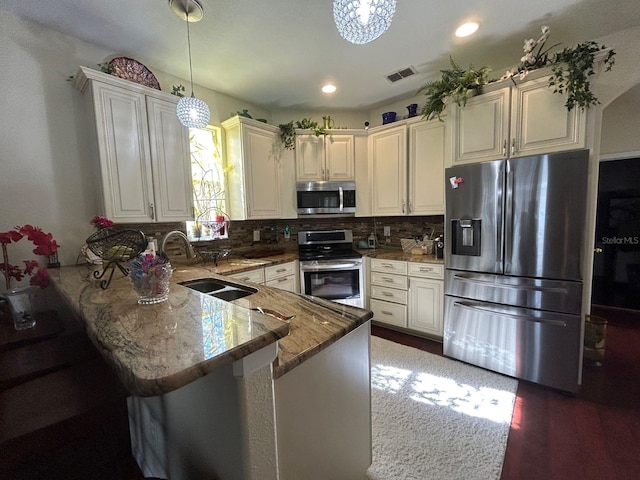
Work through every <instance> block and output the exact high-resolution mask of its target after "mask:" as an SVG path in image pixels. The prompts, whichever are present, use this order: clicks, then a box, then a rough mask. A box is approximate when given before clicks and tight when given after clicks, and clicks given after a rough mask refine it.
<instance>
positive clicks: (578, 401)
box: [373, 308, 640, 480]
mask: <svg viewBox="0 0 640 480" xmlns="http://www.w3.org/2000/svg"><path fill="white" fill-rule="evenodd" d="M592 313H594V314H597V315H599V316H601V317H603V318H605V319H607V320H608V321H609V324H608V327H607V338H606V351H605V359H604V363H603V365H601V366H588V367H585V368H584V370H583V382H582V386H581V389H580V391H579V393H578V394H577V395H576V396H567V395H564V394H562V393H559V392H557V391H555V390H551V389H547V388H544V387H541V386H538V385H534V384H531V383H528V382H523V381H521V382H520V383H519V386H518V391H517V398H516V405H515V409H514V415H513V420H512V422H511V430H510V432H509V440H508V443H507V450H506V455H505V460H504V466H503V469H502V477H501V479H502V480H541V479H545V480H547V479H550V480H554V479H558V480H560V479H562V480H573V479H576V480H577V479H580V480H583V479H584V480H589V479H594V480H595V479H598V480H608V479H611V480H627V479H629V480H632V479H634V480H635V479H640V312H631V311H624V310H604V309H599V308H598V309H595V308H594V310H593V312H592ZM373 334H374V335H377V336H380V337H384V338H387V339H388V340H393V341H396V342H399V343H402V344H405V345H409V346H412V347H415V348H420V349H422V350H425V351H428V352H430V353H434V354H438V355H442V345H441V344H439V343H436V342H432V341H429V340H425V339H420V338H415V337H411V336H408V335H404V334H401V333H398V332H394V331H391V330H387V329H384V328H380V327H373Z"/></svg>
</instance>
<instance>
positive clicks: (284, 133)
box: [278, 118, 327, 150]
mask: <svg viewBox="0 0 640 480" xmlns="http://www.w3.org/2000/svg"><path fill="white" fill-rule="evenodd" d="M278 127H279V128H280V141H281V142H282V144H283V145H284V148H285V149H287V150H295V148H296V142H295V135H296V131H295V129H296V128H298V129H301V130H313V133H314V134H315V136H316V137H319V136H320V135H326V133H327V131H326V130H325V128H324V127H321V126H320V125H319V124H318V122H314V121H312V120H311V119H310V118H303V119H302V120H296V121H295V122H294V121H293V120H292V121H290V122H289V123H281V124H280V125H278Z"/></svg>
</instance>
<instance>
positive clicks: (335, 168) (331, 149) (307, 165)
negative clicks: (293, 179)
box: [295, 131, 355, 182]
mask: <svg viewBox="0 0 640 480" xmlns="http://www.w3.org/2000/svg"><path fill="white" fill-rule="evenodd" d="M302 132H303V131H301V132H300V133H296V150H295V157H296V172H297V179H298V181H301V182H304V181H319V180H350V181H352V180H354V179H355V140H354V135H350V134H342V133H340V134H337V133H330V132H329V133H327V134H326V135H319V136H316V135H315V134H309V133H302Z"/></svg>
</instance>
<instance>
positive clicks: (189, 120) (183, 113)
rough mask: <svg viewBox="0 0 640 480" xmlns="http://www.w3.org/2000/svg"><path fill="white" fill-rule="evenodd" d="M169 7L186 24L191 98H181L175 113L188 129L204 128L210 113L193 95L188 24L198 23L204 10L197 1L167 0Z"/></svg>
mask: <svg viewBox="0 0 640 480" xmlns="http://www.w3.org/2000/svg"><path fill="white" fill-rule="evenodd" d="M169 7H171V9H172V10H173V12H174V13H175V14H176V15H177V16H178V17H180V18H181V19H182V20H185V21H186V22H187V45H188V47H189V75H190V80H191V96H190V97H182V98H181V99H180V100H179V101H178V105H177V106H176V113H177V115H178V118H179V119H180V123H182V125H184V126H185V127H188V128H204V127H206V126H207V125H208V124H209V118H211V112H210V111H209V106H208V105H207V104H206V103H205V102H204V101H203V100H200V99H199V98H196V97H195V96H194V94H193V68H192V67H191V36H190V34H189V23H190V22H199V21H200V20H202V17H203V16H204V10H203V8H202V5H200V2H198V0H169Z"/></svg>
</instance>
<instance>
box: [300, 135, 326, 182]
mask: <svg viewBox="0 0 640 480" xmlns="http://www.w3.org/2000/svg"><path fill="white" fill-rule="evenodd" d="M324 170H325V165H324V136H323V135H321V136H319V137H317V136H315V135H313V134H310V135H306V134H296V172H297V178H298V181H301V182H304V181H308V182H311V181H316V180H324V174H325V171H324Z"/></svg>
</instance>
